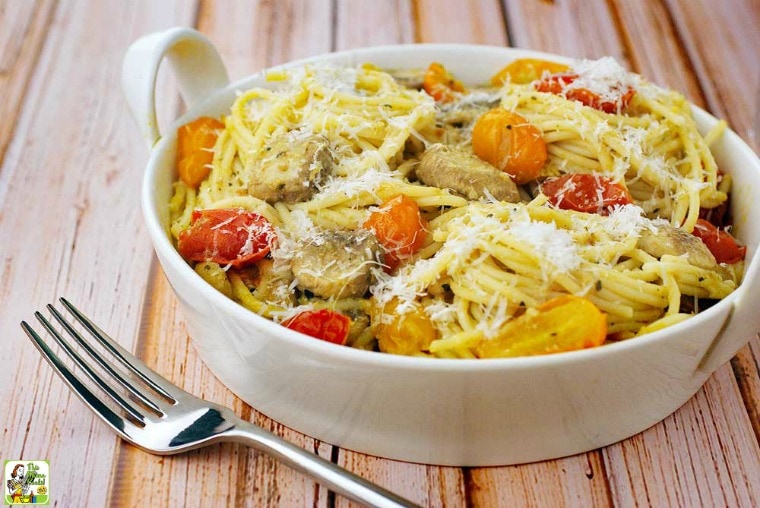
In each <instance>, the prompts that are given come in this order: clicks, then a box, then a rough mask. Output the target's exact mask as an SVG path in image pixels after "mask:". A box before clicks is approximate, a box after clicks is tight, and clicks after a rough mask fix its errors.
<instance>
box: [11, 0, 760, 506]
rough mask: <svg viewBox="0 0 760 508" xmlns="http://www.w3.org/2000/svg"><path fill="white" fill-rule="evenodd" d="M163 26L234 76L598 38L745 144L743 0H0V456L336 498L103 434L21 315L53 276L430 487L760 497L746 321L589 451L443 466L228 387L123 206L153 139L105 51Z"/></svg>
mask: <svg viewBox="0 0 760 508" xmlns="http://www.w3.org/2000/svg"><path fill="white" fill-rule="evenodd" d="M173 25H185V26H197V27H198V28H199V29H200V30H201V31H202V32H204V33H205V34H206V35H208V36H209V37H210V39H211V40H212V42H213V43H214V44H215V45H216V46H217V48H218V50H219V52H220V54H221V56H222V58H223V60H224V61H225V63H226V65H227V67H228V69H229V73H230V76H231V77H232V78H233V79H237V78H240V77H243V76H247V75H249V74H251V73H253V72H256V71H258V70H260V69H262V68H264V67H267V66H270V65H275V64H278V63H282V62H285V61H288V60H291V59H294V58H301V57H304V56H310V55H314V54H320V53H324V52H328V51H331V50H340V49H349V48H355V47H361V46H368V45H377V44H395V43H409V42H461V43H482V44H493V45H507V44H509V45H512V46H516V47H523V48H530V49H537V50H544V51H549V52H553V53H560V54H565V55H570V56H580V57H588V58H595V57H599V56H603V55H612V56H615V57H616V58H618V60H620V61H621V62H622V63H623V64H624V65H625V66H627V67H628V68H630V69H632V70H634V71H636V72H640V73H642V74H643V75H645V76H646V77H648V78H650V79H652V80H653V81H655V82H657V83H659V84H662V85H665V86H670V87H673V88H676V89H678V90H681V91H683V92H684V93H685V94H686V95H687V97H689V98H690V99H691V100H692V101H694V102H695V103H696V104H699V105H703V106H705V107H706V108H707V109H709V110H710V111H712V112H713V113H715V114H717V115H719V116H724V117H726V118H727V119H728V120H729V122H730V124H731V125H732V126H733V127H734V128H735V129H736V130H737V132H738V133H739V134H740V135H741V136H743V137H744V138H745V139H746V140H747V141H748V142H749V143H750V144H752V145H753V146H754V147H755V148H756V149H758V148H759V147H760V142H759V140H758V131H760V60H758V58H757V48H758V47H760V39H759V38H760V32H758V30H757V28H756V27H757V26H760V4H759V3H758V2H756V1H755V0H727V1H725V2H712V1H709V0H640V1H636V2H628V1H625V0H589V1H585V0H554V1H548V0H540V1H539V0H504V1H503V2H502V1H499V0H477V1H473V2H461V1H457V0H387V1H383V2H377V1H373V0H314V1H308V0H283V1H277V0H258V1H253V2H248V1H244V0H198V1H195V2H194V1H190V0H173V1H164V2H151V1H149V0H141V1H138V2H118V1H117V0H108V1H106V2H94V1H74V0H37V1H36V2H12V1H11V2H0V96H1V97H3V100H0V119H3V121H2V122H0V164H1V165H0V247H1V249H0V301H2V302H3V305H2V306H0V330H3V331H4V332H5V335H4V338H5V340H4V342H3V347H4V353H5V358H10V359H12V362H11V368H10V369H2V370H1V371H0V402H2V403H3V404H4V408H5V410H4V411H2V412H0V424H2V428H3V434H2V436H1V437H0V450H2V455H3V457H2V458H3V459H7V458H26V459H33V458H47V459H50V461H51V468H52V471H53V473H54V474H55V475H56V480H55V483H56V485H58V486H59V487H57V488H58V489H59V490H57V492H55V497H54V501H55V503H57V504H58V505H60V506H89V505H96V506H97V505H101V504H104V503H108V504H111V505H116V506H133V505H138V504H147V505H156V504H157V505H170V506H174V505H181V506H204V507H205V506H238V505H240V506H306V505H308V506H320V507H325V506H333V505H338V506H346V505H349V504H350V503H348V502H346V501H345V500H344V499H342V498H340V497H338V496H335V495H333V494H331V493H329V492H328V491H327V490H326V489H323V488H320V487H319V486H318V485H317V484H315V483H314V482H312V481H311V480H308V479H306V478H304V477H303V476H301V475H299V474H296V473H294V472H293V471H291V470H289V469H288V468H286V467H284V466H282V465H281V464H279V463H277V462H276V461H273V460H272V459H269V458H268V457H266V456H264V455H262V454H259V453H256V452H253V451H252V450H250V449H248V448H245V447H241V446H237V445H223V446H217V447H211V448H207V449H202V450H199V451H196V452H192V453H189V454H186V455H182V456H175V457H166V458H160V457H155V456H152V455H148V454H145V453H143V452H139V451H137V450H136V449H135V448H133V447H130V446H128V445H125V444H124V443H123V442H121V441H119V440H118V439H117V438H115V436H114V435H113V434H112V433H111V432H110V431H108V430H107V428H106V427H105V426H104V425H102V424H101V423H100V422H99V421H96V420H95V418H94V417H93V416H92V415H91V414H90V413H89V412H87V411H86V410H84V408H83V406H82V405H81V404H80V402H79V401H78V400H76V399H75V397H73V396H72V395H71V394H70V393H69V391H68V389H67V388H65V387H64V385H63V383H61V382H60V380H59V379H58V378H57V377H56V376H54V374H53V373H52V371H51V370H50V369H49V368H48V367H47V366H46V365H44V363H43V361H42V360H41V358H40V357H39V355H38V354H37V353H36V352H35V351H34V349H33V348H32V347H31V346H30V345H29V343H28V342H27V340H26V339H25V338H24V337H23V334H22V333H21V331H20V330H19V329H18V322H19V321H20V320H21V319H29V318H30V317H31V314H32V311H33V310H34V309H37V308H40V307H42V306H43V304H44V303H47V302H48V301H52V300H54V298H55V297H56V296H58V295H59V294H65V295H66V296H68V297H69V298H71V299H72V300H73V301H74V302H75V303H78V304H79V305H80V306H81V307H82V308H83V309H84V310H85V311H86V312H87V313H88V314H91V315H92V317H93V318H94V319H95V320H96V321H97V322H99V323H102V326H103V327H104V329H106V330H107V331H108V332H110V333H111V334H112V335H113V336H114V337H116V338H117V339H118V340H119V341H120V342H121V343H122V344H124V345H125V346H126V347H128V348H134V349H135V351H136V352H137V354H138V355H139V356H140V357H141V358H143V359H145V360H146V362H147V363H148V364H149V365H151V366H153V367H154V368H156V370H158V371H159V372H161V373H162V374H164V375H166V376H167V377H168V378H169V379H171V380H173V381H174V382H176V383H177V384H179V385H180V386H183V387H184V388H185V389H187V390H188V391H190V392H192V393H195V394H197V395H200V396H203V397H207V398H209V399H211V400H214V401H216V402H219V403H221V404H225V405H228V406H229V407H231V408H232V409H233V410H234V411H235V412H236V413H237V414H239V415H241V416H243V417H244V418H247V419H249V420H252V421H255V422H256V423H258V424H260V425H262V426H263V427H266V428H269V429H271V430H273V431H274V432H276V433H277V434H279V435H282V436H284V437H285V438H286V439H288V440H289V441H291V442H294V443H296V444H298V445H300V446H302V447H304V448H307V449H310V450H314V451H315V452H317V453H319V454H320V455H322V456H323V457H326V458H332V459H333V460H335V461H336V462H338V463H339V464H341V465H342V466H344V467H346V468H348V469H350V470H352V471H354V472H357V473H358V474H360V475H362V476H365V477H366V478H368V479H370V480H373V481H376V482H377V483H380V484H382V485H384V486H386V487H388V488H391V489H392V490H394V491H396V492H398V493H400V494H402V495H404V496H407V497H409V498H410V499H412V500H414V501H416V502H418V503H420V504H422V505H424V506H513V505H519V506H544V505H552V506H555V505H560V506H562V505H564V506H568V505H569V506H632V505H637V506H638V505H644V506H662V505H670V506H710V505H715V506H758V505H760V483H759V482H760V480H759V479H760V445H758V442H759V441H760V367H759V366H760V360H759V359H760V339H759V338H758V337H754V338H752V340H751V342H750V345H749V346H748V347H746V348H744V349H743V350H742V351H741V352H740V353H739V355H738V356H737V357H736V358H735V359H734V360H733V361H732V364H731V365H730V366H729V365H726V366H724V367H723V368H721V369H719V370H718V372H716V373H715V375H713V376H712V377H711V378H710V380H709V381H708V382H707V384H706V385H705V387H704V388H703V389H702V390H701V391H700V392H699V393H698V394H697V395H696V396H695V397H694V398H693V399H692V400H690V401H688V402H687V403H686V404H685V405H684V406H683V407H682V408H681V409H679V410H678V411H677V412H676V413H675V414H673V415H672V416H670V417H669V418H667V419H666V420H665V421H663V422H662V423H660V424H658V425H655V426H654V427H652V428H651V429H649V430H647V431H645V432H643V433H641V434H639V435H637V436H634V437H633V438H631V439H628V440H625V441H623V442H621V443H618V444H615V445H612V446H609V447H606V448H604V449H602V450H597V451H594V452H591V453H587V454H582V455H578V456H575V457H568V458H565V459H559V460H553V461H546V462H541V463H536V464H527V465H521V466H512V467H494V468H449V467H435V466H426V465H420V464H409V463H403V462H396V461H390V460H384V459H379V458H376V457H369V456H366V455H363V454H359V453H354V452H351V451H347V450H342V449H336V448H333V447H332V446H330V445H328V444H325V443H321V442H319V441H316V440H313V439H310V438H308V437H305V436H302V435H300V434H298V433H296V432H294V431H292V430H290V429H287V428H284V427H282V426H281V425H279V424H277V423H276V422H273V421H271V420H270V419H268V418H266V417H265V416H263V415H261V414H259V413H257V412H256V411H255V410H253V409H252V408H250V407H249V406H247V405H246V404H244V403H243V402H242V401H240V400H239V399H238V398H237V397H235V396H234V394H232V393H231V392H230V391H229V390H227V389H226V388H225V387H224V386H223V385H222V384H221V383H220V382H219V381H218V380H217V379H216V378H215V377H214V376H213V375H212V374H211V373H210V371H209V370H208V369H207V368H206V367H205V365H204V364H203V362H202V360H201V359H200V358H199V356H198V355H197V353H196V351H195V349H194V347H193V346H192V343H191V342H190V341H189V339H188V337H187V334H186V331H185V329H184V325H183V322H184V321H183V318H182V316H181V315H180V314H179V313H178V311H177V302H176V299H175V297H174V295H173V293H172V292H171V288H170V287H169V285H168V283H167V281H166V279H165V278H164V276H163V274H162V273H161V270H160V268H159V267H158V265H157V262H156V260H155V257H154V256H153V254H152V250H151V247H150V245H149V242H148V239H147V234H146V232H145V230H144V227H143V225H142V217H141V215H140V212H139V207H138V206H137V203H138V202H139V181H140V178H141V175H142V170H143V167H144V164H145V161H146V159H147V151H145V150H144V149H143V148H142V147H143V145H142V140H141V139H140V135H139V133H138V131H137V128H136V127H135V126H134V125H133V123H132V120H131V119H130V118H129V117H128V113H127V111H126V105H125V102H124V100H123V98H122V96H121V92H120V90H119V77H120V76H119V74H120V61H121V56H122V55H123V52H124V51H125V49H126V48H127V46H128V45H129V44H130V42H132V41H133V40H134V39H136V38H137V37H139V36H140V35H142V34H145V33H148V32H152V31H156V30H159V29H163V28H168V27H170V26H173ZM159 82H160V85H159V88H158V91H157V102H158V104H159V117H160V118H161V125H166V124H167V122H169V121H171V120H172V119H174V118H175V117H176V115H177V114H178V112H179V111H180V101H179V99H178V96H177V93H176V92H175V88H176V87H175V86H174V84H173V80H172V77H171V75H170V74H169V73H168V72H167V71H166V70H163V71H162V73H161V77H160V81H159ZM737 83H738V84H739V85H741V86H737ZM16 330H18V331H16ZM69 464H76V465H79V467H76V466H75V467H69V466H68V465H69ZM80 486H86V488H80Z"/></svg>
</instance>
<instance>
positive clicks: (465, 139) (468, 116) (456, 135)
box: [435, 92, 499, 146]
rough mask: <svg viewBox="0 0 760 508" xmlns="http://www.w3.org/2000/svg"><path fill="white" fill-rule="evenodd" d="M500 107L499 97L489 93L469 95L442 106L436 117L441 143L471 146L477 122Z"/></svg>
mask: <svg viewBox="0 0 760 508" xmlns="http://www.w3.org/2000/svg"><path fill="white" fill-rule="evenodd" d="M498 105H499V97H498V95H495V94H493V93H487V92H480V93H478V92H476V93H474V94H473V93H471V94H467V95H465V96H464V97H463V99H462V100H460V101H456V102H452V103H449V104H444V105H441V106H440V110H439V111H438V113H437V114H436V116H435V122H436V126H437V127H439V131H438V134H439V141H440V142H441V143H443V144H445V145H451V146H466V145H469V144H470V142H471V133H472V126H473V125H474V124H475V121H476V120H477V119H478V118H480V116H481V115H483V113H485V112H486V111H488V110H489V109H493V108H495V107H496V106H498Z"/></svg>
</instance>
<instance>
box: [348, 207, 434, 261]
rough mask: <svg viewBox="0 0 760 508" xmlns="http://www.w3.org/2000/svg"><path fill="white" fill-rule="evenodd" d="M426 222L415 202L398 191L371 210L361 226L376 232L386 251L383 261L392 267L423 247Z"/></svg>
mask: <svg viewBox="0 0 760 508" xmlns="http://www.w3.org/2000/svg"><path fill="white" fill-rule="evenodd" d="M427 226H428V225H427V221H426V220H425V219H424V218H423V217H422V215H421V214H420V208H419V206H417V202H415V201H414V200H413V199H411V198H408V197H406V196H405V195H403V194H399V195H398V196H396V197H394V198H392V199H389V200H388V201H386V202H385V203H383V204H382V205H381V206H380V208H379V209H378V210H377V211H375V212H372V214H371V215H370V216H369V219H367V222H365V223H364V225H363V226H362V227H363V228H364V229H369V230H371V231H374V232H375V236H377V241H378V242H380V245H382V246H383V248H384V249H385V251H386V253H385V264H386V265H387V266H388V270H389V271H393V270H395V269H396V267H398V265H399V264H401V262H402V261H403V260H405V259H407V258H409V257H411V256H412V255H413V254H416V253H417V252H418V251H419V250H420V249H421V248H422V246H423V244H424V243H425V235H426V230H427Z"/></svg>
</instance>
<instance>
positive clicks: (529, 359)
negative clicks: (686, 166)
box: [141, 43, 760, 372]
mask: <svg viewBox="0 0 760 508" xmlns="http://www.w3.org/2000/svg"><path fill="white" fill-rule="evenodd" d="M445 50H455V51H464V52H469V51H493V52H496V53H501V54H504V55H505V56H507V57H511V58H512V59H514V58H521V57H539V58H541V57H543V58H550V59H553V60H555V61H562V62H572V61H575V60H578V59H576V58H572V57H568V56H563V55H558V54H553V53H548V52H542V51H535V50H528V49H521V48H510V47H504V46H493V45H479V44H458V43H409V44H392V45H381V46H367V47H362V48H355V49H348V50H343V51H336V52H330V53H323V54H320V55H315V56H310V57H306V58H300V59H297V60H293V61H289V62H286V63H282V64H279V65H275V66H271V67H267V68H264V69H261V70H259V71H257V72H256V73H253V74H251V75H248V76H245V77H243V78H240V79H237V80H235V81H233V82H231V83H229V84H228V85H227V86H225V87H223V88H221V89H218V90H216V91H215V92H214V93H213V94H211V95H210V96H209V97H207V98H205V99H204V100H202V101H201V102H200V103H198V104H197V105H195V106H194V107H192V108H191V109H189V110H188V111H186V112H184V113H183V114H182V115H180V116H179V117H178V118H177V119H175V120H174V121H172V122H171V124H170V125H168V126H167V127H166V128H165V129H164V131H165V133H167V134H162V135H161V137H160V138H159V139H158V141H157V142H156V143H155V144H154V145H153V146H152V147H151V149H150V156H149V158H148V161H147V163H146V169H145V172H144V174H143V178H142V189H141V204H142V209H143V215H144V220H145V222H146V225H147V227H148V232H149V234H150V236H151V240H152V243H153V246H154V248H155V249H156V251H157V252H158V253H159V254H160V255H161V256H159V257H162V258H163V259H164V260H165V261H167V262H169V263H171V265H172V266H173V267H174V268H176V269H177V270H178V273H179V274H180V275H181V276H182V277H183V278H184V279H185V280H186V281H187V282H188V283H189V284H190V285H191V286H192V287H193V288H194V289H195V290H197V291H199V292H201V293H203V296H204V297H205V298H206V299H207V301H209V302H210V303H211V304H212V306H216V307H220V308H221V309H222V310H224V311H225V312H226V313H228V314H229V315H231V316H232V317H233V318H235V319H237V320H241V321H243V322H251V323H255V324H256V325H257V326H258V327H259V328H260V329H261V327H262V326H263V330H265V331H266V332H267V333H271V334H272V335H274V336H276V337H277V338H278V339H281V340H284V341H286V342H287V343H288V344H289V345H291V346H294V347H297V348H298V349H299V351H301V352H303V353H304V354H309V355H314V356H315V358H327V357H329V358H330V359H331V360H333V361H336V360H337V361H343V362H345V363H346V364H350V365H354V366H356V365H359V364H364V365H371V366H375V367H386V368H395V369H400V370H414V371H420V370H423V371H428V370H429V371H448V372H469V371H471V370H473V371H475V372H489V371H502V370H505V369H510V370H512V369H514V370H522V369H535V368H536V367H543V368H547V367H558V366H566V365H569V364H572V363H582V362H587V361H590V360H594V359H596V358H598V357H602V356H611V355H616V354H625V353H626V352H628V351H631V350H634V349H638V348H644V347H647V346H648V345H649V344H651V343H655V342H661V341H664V340H668V337H669V336H670V335H672V334H673V331H674V330H675V331H676V332H677V333H679V334H680V333H689V330H692V329H693V330H692V333H693V331H694V330H697V329H699V327H700V326H701V325H702V323H703V322H705V321H706V320H712V319H714V318H716V317H719V316H720V315H721V314H723V313H725V314H726V317H725V318H724V320H725V321H726V322H727V320H728V319H729V318H730V315H731V312H732V309H731V307H733V306H734V305H735V303H736V300H737V299H738V298H740V297H741V295H742V294H743V293H744V290H745V288H746V287H747V284H745V282H746V281H747V280H749V277H748V275H750V274H752V275H757V273H758V272H760V269H759V268H758V265H760V261H758V255H757V254H755V253H753V254H752V258H751V260H750V262H749V263H746V264H745V267H744V274H743V277H742V281H741V283H740V284H739V285H738V286H737V288H736V289H735V290H734V291H733V292H732V293H731V294H729V295H728V296H727V297H726V298H724V299H722V300H721V301H719V302H718V303H716V304H715V305H713V306H712V307H710V308H708V309H706V310H704V311H702V312H700V313H698V314H696V315H694V316H692V317H690V318H688V319H686V320H685V321H683V322H681V323H677V324H675V325H672V326H670V327H667V328H664V329H661V330H657V331H654V332H651V333H648V334H645V335H643V336H641V337H635V338H633V339H628V340H623V341H618V342H614V343H610V344H604V345H602V346H597V347H593V348H586V349H581V350H574V351H565V352H560V353H552V354H547V355H536V356H524V357H512V358H480V359H471V358H433V357H416V356H404V355H395V354H388V353H382V352H377V351H367V350H362V349H357V348H352V347H346V346H342V345H338V344H332V343H329V342H326V341H321V340H315V339H314V338H313V337H310V336H308V335H305V334H302V333H300V332H296V331H294V330H290V329H288V328H285V327H283V326H281V325H280V324H278V323H275V322H274V321H272V320H270V319H267V318H265V317H263V316H260V315H258V314H256V313H255V312H253V311H251V310H249V309H247V308H245V307H243V306H242V305H240V304H239V303H237V302H235V301H234V300H232V299H230V298H228V297H226V296H224V295H223V294H222V293H221V292H219V291H217V290H216V289H214V288H213V287H212V286H211V285H210V284H208V283H206V282H205V281H203V279H202V278H201V277H200V276H198V274H197V273H195V271H194V270H193V269H192V268H191V267H190V265H188V264H187V263H186V262H185V260H184V259H183V258H182V257H181V255H180V254H179V252H178V251H177V249H176V248H175V247H174V245H173V243H172V241H171V239H170V238H169V235H168V234H167V229H166V227H165V226H163V224H162V223H161V220H160V218H159V213H158V210H159V206H160V204H159V203H158V202H157V201H156V200H155V199H154V198H155V193H154V182H155V181H156V179H157V178H158V176H159V174H160V171H159V170H160V169H161V165H160V164H159V159H160V158H161V157H162V156H163V155H164V152H165V151H166V150H168V149H169V148H170V144H171V141H172V140H173V138H174V137H175V136H176V135H175V134H174V133H175V132H176V129H177V127H179V126H180V125H182V124H184V123H186V122H188V121H189V120H191V119H192V118H195V117H197V116H198V115H199V111H201V110H203V109H204V107H207V105H208V104H210V103H212V102H215V101H216V100H218V97H220V96H222V95H224V94H228V93H230V92H232V93H234V92H237V91H239V90H240V89H241V88H243V87H250V86H253V83H254V82H256V81H258V80H262V79H264V78H265V77H266V74H267V73H270V72H273V71H280V70H286V69H290V68H294V67H299V66H303V65H306V64H310V63H316V62H322V61H325V60H327V61H328V62H330V61H335V60H341V59H345V58H358V57H363V56H369V55H372V54H377V53H386V54H390V53H407V52H411V53H412V54H414V53H415V52H418V51H431V52H436V51H445ZM507 61H508V60H507ZM343 65H346V64H343ZM399 68H404V67H403V64H402V65H400V66H399ZM690 105H691V107H692V109H693V111H694V114H695V117H696V119H697V123H698V124H699V123H704V122H717V121H718V119H717V118H716V117H714V116H713V115H712V114H710V113H709V112H707V111H706V110H704V109H702V108H700V107H699V106H696V105H694V104H693V103H690ZM723 136H728V137H730V140H729V141H728V142H729V143H731V144H732V145H734V144H737V146H739V147H741V148H742V150H746V151H748V152H749V154H752V155H754V159H755V163H756V167H757V169H758V171H760V159H758V157H757V155H756V154H754V152H753V151H752V149H751V148H749V146H748V145H747V144H746V142H745V141H744V140H743V139H742V138H741V137H740V136H739V135H738V134H737V133H736V132H734V131H733V130H731V129H730V128H727V129H726V132H725V133H724V134H723ZM726 307H728V308H727V309H726ZM724 326H725V323H724ZM713 340H715V339H713ZM230 346H231V347H234V345H233V344H230ZM696 365H697V362H695V368H696Z"/></svg>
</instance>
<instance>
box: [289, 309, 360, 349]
mask: <svg viewBox="0 0 760 508" xmlns="http://www.w3.org/2000/svg"><path fill="white" fill-rule="evenodd" d="M282 325H283V326H284V327H286V328H290V329H291V330H295V331H297V332H301V333H304V334H306V335H310V336H312V337H314V338H317V339H320V340H326V341H327V342H332V343H334V344H341V345H342V344H345V343H346V338H348V330H349V328H350V327H351V319H349V318H348V316H345V315H343V314H341V313H340V312H335V311H333V310H329V309H319V310H305V311H303V312H299V313H298V314H296V315H295V316H293V317H292V318H290V319H287V320H285V321H283V323H282Z"/></svg>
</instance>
